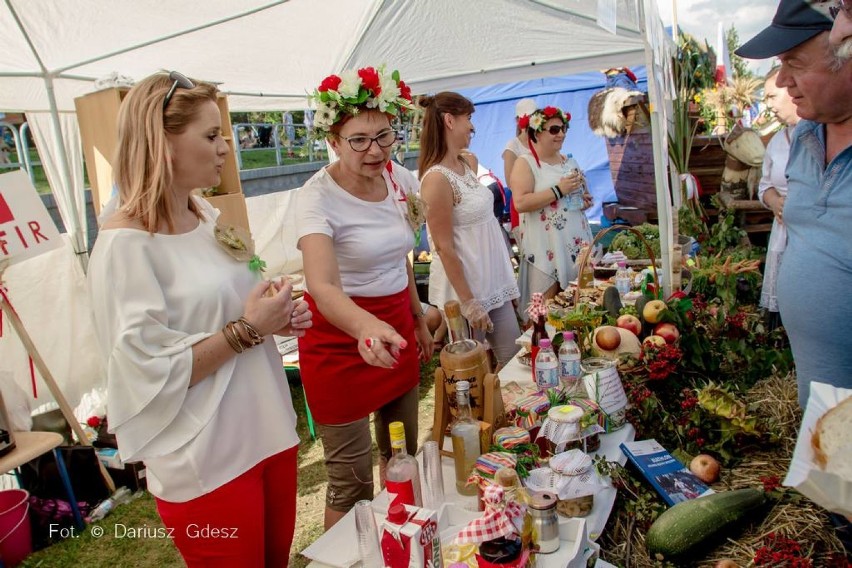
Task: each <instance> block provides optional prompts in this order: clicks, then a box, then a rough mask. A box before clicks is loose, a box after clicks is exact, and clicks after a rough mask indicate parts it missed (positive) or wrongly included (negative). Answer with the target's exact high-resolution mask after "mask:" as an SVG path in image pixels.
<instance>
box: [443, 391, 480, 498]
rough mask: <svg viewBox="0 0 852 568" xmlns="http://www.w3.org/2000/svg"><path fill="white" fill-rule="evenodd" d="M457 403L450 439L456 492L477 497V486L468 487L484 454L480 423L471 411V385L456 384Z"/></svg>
mask: <svg viewBox="0 0 852 568" xmlns="http://www.w3.org/2000/svg"><path fill="white" fill-rule="evenodd" d="M456 403H457V404H458V412H457V417H456V419H455V421H453V423H452V424H451V425H450V437H451V439H452V441H453V459H454V461H455V465H456V491H458V493H459V495H476V494H477V486H476V484H472V485H470V486H468V485H467V478H468V477H470V473H471V471H473V467H474V466H475V465H476V460H477V458H479V456H480V455H481V454H482V451H481V449H480V445H479V422H477V421H476V420H475V419H474V418H473V414H472V413H471V410H470V383H469V382H467V381H459V382H458V383H456Z"/></svg>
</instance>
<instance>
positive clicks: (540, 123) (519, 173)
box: [510, 106, 592, 305]
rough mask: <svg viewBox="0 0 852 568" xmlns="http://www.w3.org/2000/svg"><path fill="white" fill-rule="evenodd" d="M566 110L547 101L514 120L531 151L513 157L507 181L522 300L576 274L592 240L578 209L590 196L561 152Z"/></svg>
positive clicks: (587, 203) (582, 178) (553, 288)
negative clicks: (516, 226)
mask: <svg viewBox="0 0 852 568" xmlns="http://www.w3.org/2000/svg"><path fill="white" fill-rule="evenodd" d="M570 120H571V115H570V114H569V113H564V112H562V111H561V110H560V109H558V108H556V107H552V106H548V107H544V108H543V109H537V110H536V111H535V112H533V113H532V114H530V115H528V116H526V117H524V118H522V119H521V120H520V123H519V126H520V127H521V128H525V129H526V131H527V136H528V137H529V148H530V153H529V154H524V155H522V156H519V157H518V160H517V161H516V162H515V166H514V167H513V168H512V177H511V180H510V185H511V187H512V198H513V200H514V202H515V207H516V208H517V210H518V212H519V213H520V214H521V225H520V235H521V243H520V245H521V262H523V263H525V264H526V266H525V267H524V268H525V270H522V271H521V274H525V277H524V278H522V279H521V281H520V282H519V284H520V288H521V305H526V304H527V302H528V301H529V298H530V297H531V296H532V294H534V293H536V292H540V293H542V294H544V297H545V298H550V297H553V296H554V295H555V294H556V293H557V292H559V290H561V289H564V288H566V287H567V286H568V282H569V281H571V280H573V279H575V278H576V277H577V267H576V261H577V257H578V256H579V255H580V251H581V249H582V248H583V247H584V246H588V244H589V243H590V242H591V241H592V231H591V228H590V227H589V222H588V220H587V219H586V215H585V214H584V213H583V211H585V210H586V209H588V208H589V207H591V205H592V196H591V195H590V194H589V192H588V189H587V187H586V180H585V176H584V175H583V172H581V171H580V166H579V164H577V161H576V160H575V159H574V158H573V157H571V156H570V155H568V156H565V155H563V154H562V153H561V150H562V144H563V143H564V142H565V133H566V132H567V130H568V124H569V122H570Z"/></svg>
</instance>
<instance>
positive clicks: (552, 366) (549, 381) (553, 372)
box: [535, 339, 559, 390]
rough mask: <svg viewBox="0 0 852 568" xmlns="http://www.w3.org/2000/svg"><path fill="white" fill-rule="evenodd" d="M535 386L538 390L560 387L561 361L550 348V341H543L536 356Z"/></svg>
mask: <svg viewBox="0 0 852 568" xmlns="http://www.w3.org/2000/svg"><path fill="white" fill-rule="evenodd" d="M535 384H536V385H538V388H540V389H542V390H544V389H552V388H556V387H558V386H559V359H557V357H556V353H554V352H553V347H551V346H550V340H549V339H542V340H541V341H540V342H539V344H538V354H537V355H536V356H535Z"/></svg>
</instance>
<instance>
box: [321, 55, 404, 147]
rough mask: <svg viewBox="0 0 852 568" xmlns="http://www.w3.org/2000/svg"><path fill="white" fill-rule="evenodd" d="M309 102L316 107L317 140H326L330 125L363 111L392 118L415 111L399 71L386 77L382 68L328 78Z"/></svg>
mask: <svg viewBox="0 0 852 568" xmlns="http://www.w3.org/2000/svg"><path fill="white" fill-rule="evenodd" d="M308 100H310V101H313V102H314V103H315V104H316V111H315V112H314V126H315V134H316V136H317V137H318V138H325V137H327V136H328V134H329V132H330V131H331V127H332V125H334V124H335V123H337V122H339V121H340V120H341V119H342V118H343V117H344V115H347V114H348V115H350V116H357V115H358V113H360V112H361V111H362V110H364V109H365V108H366V109H376V110H379V111H381V112H384V113H387V114H389V115H391V116H399V115H401V114H405V113H406V112H408V111H409V110H411V109H413V108H414V104H413V103H412V102H411V88H410V87H409V86H408V85H406V84H405V82H404V81H402V80H401V79H400V78H399V71H394V72H393V73H391V74H390V75H388V74H386V73H385V70H384V67H379V68H378V69H374V68H373V67H364V68H363V69H358V70H355V69H349V70H346V71H344V72H342V73H341V74H340V75H329V76H328V77H326V78H325V79H323V80H322V83H320V86H319V87H317V89H316V90H315V91H314V92H313V93H312V94H311V95H310V96H309V97H308Z"/></svg>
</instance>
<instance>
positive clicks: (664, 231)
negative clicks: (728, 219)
mask: <svg viewBox="0 0 852 568" xmlns="http://www.w3.org/2000/svg"><path fill="white" fill-rule="evenodd" d="M640 5H641V7H642V18H641V21H640V24H643V25H644V30H643V34H642V39H643V42H644V44H645V61H646V63H645V68H646V69H647V70H648V95H649V97H650V99H651V141H652V143H653V148H654V174H655V175H654V178H655V185H656V189H657V217H658V218H659V219H658V225H659V229H660V259H661V260H662V264H663V294H664V297H665V298H668V297H669V296H670V295H671V293H672V273H673V272H672V240H673V234H672V217H671V216H672V204H671V196H670V193H669V188H668V185H667V183H666V180H668V173H667V170H666V162H667V161H668V148H667V146H666V144H665V140H666V138H667V137H666V136H665V134H666V131H667V130H666V129H667V124H666V123H665V121H664V120H663V118H662V115H661V114H660V109H661V108H662V105H664V104H665V101H664V99H663V96H662V93H661V85H660V84H659V83H658V82H657V70H658V69H660V67H661V66H660V65H655V64H654V49H653V46H652V45H651V39H652V38H653V36H654V34H650V35H649V27H650V25H653V24H654V22H652V21H651V18H653V17H654V16H655V15H656V14H657V12H656V11H655V10H653V11H652V10H651V8H653V7H654V4H653V0H641V4H640ZM663 37H664V36H663ZM662 39H663V38H662V37H660V38H659V39H658V41H659V40H662ZM664 157H665V160H664Z"/></svg>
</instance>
